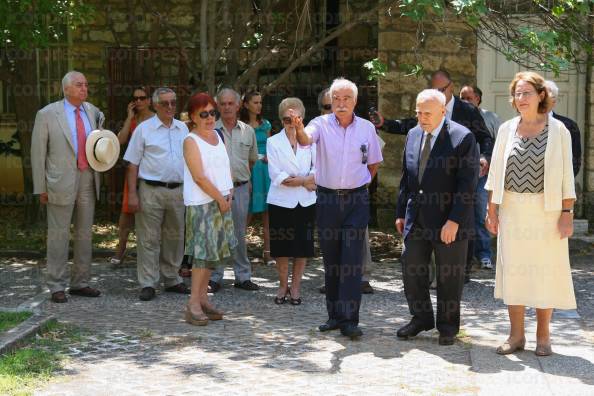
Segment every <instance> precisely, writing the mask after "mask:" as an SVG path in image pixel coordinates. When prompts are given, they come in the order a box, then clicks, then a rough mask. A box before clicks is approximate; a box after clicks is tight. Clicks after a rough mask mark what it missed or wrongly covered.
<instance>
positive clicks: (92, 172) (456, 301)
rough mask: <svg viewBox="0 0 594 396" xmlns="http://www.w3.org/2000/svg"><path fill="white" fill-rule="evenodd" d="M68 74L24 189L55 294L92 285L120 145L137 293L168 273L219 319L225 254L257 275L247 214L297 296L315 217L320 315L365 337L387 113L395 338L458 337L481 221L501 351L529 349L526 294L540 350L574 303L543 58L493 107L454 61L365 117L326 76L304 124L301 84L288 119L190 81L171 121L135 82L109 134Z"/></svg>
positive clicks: (566, 200) (574, 162) (286, 287)
mask: <svg viewBox="0 0 594 396" xmlns="http://www.w3.org/2000/svg"><path fill="white" fill-rule="evenodd" d="M62 85H63V91H64V100H61V101H58V102H55V103H52V104H50V105H48V106H46V107H45V108H43V109H41V110H40V111H39V112H38V114H37V117H36V120H35V127H34V130H33V141H32V148H31V150H32V151H31V154H32V155H31V157H32V165H33V176H34V191H35V193H36V194H39V196H40V202H41V203H42V204H43V205H47V213H48V216H47V218H48V238H47V268H48V286H49V289H50V293H51V300H52V301H53V302H55V303H65V302H67V301H68V298H67V296H66V289H67V288H68V287H69V291H68V292H69V293H70V294H71V295H79V296H85V297H98V296H99V295H100V294H101V292H100V291H99V290H97V289H95V288H93V287H91V286H90V284H89V280H90V270H89V269H90V262H91V252H92V250H91V246H92V245H91V236H92V231H91V227H92V224H93V217H94V207H95V200H96V197H98V195H99V182H100V178H99V173H100V172H102V171H105V170H107V169H109V167H111V166H113V163H115V160H117V158H118V154H119V150H120V146H122V147H124V148H125V154H124V156H123V158H124V160H125V161H126V163H127V170H126V179H125V183H124V200H123V204H122V212H121V215H120V219H119V232H120V234H119V245H118V248H117V251H116V254H115V256H114V257H113V258H112V259H111V262H112V264H114V265H118V264H120V263H121V262H122V260H123V259H124V257H125V254H126V243H127V240H128V235H129V233H130V232H131V230H132V228H133V227H134V228H135V231H136V235H137V276H138V283H139V286H140V294H139V298H140V300H143V301H149V300H152V299H154V298H155V297H156V290H157V289H158V288H160V287H161V285H163V288H164V291H165V292H172V293H180V294H187V295H189V299H188V302H187V306H186V310H185V320H186V321H187V322H188V323H190V324H192V325H207V324H208V323H209V321H215V320H222V319H223V318H224V312H222V311H221V310H220V309H218V308H216V307H215V306H214V305H213V303H212V302H211V301H210V300H209V294H210V293H216V292H217V291H219V290H220V289H221V287H222V285H223V282H222V281H223V274H224V268H225V267H226V266H228V265H229V266H232V267H233V271H234V286H235V287H236V288H240V289H243V290H248V291H255V290H258V289H259V286H258V285H257V284H255V283H254V282H253V281H252V279H251V278H252V268H251V263H250V261H249V259H248V255H247V246H246V229H247V224H248V223H249V222H250V219H251V218H252V217H253V216H260V215H261V217H262V224H263V229H264V235H263V236H264V248H263V258H264V260H265V262H266V263H267V264H269V265H275V266H276V268H277V271H278V277H279V287H278V290H277V292H276V296H275V297H274V299H273V301H274V303H275V304H277V305H282V304H287V303H288V304H291V305H300V304H302V301H303V297H302V293H301V280H302V277H303V274H304V271H305V267H306V263H307V260H308V258H311V257H313V256H314V254H315V253H314V233H315V232H316V230H317V239H318V240H319V244H320V248H321V253H322V258H323V263H324V270H325V277H324V285H323V286H322V287H321V288H320V289H321V290H320V291H321V292H323V293H325V295H326V308H327V314H328V320H327V321H326V322H325V323H323V324H322V325H320V326H319V330H320V331H322V332H326V331H331V330H340V332H341V333H342V334H343V335H344V336H347V337H349V338H351V339H356V338H358V337H360V336H361V335H362V331H361V329H360V327H359V310H360V303H361V294H362V293H369V292H373V289H372V288H371V285H370V284H369V275H370V273H369V271H370V270H369V264H370V262H371V254H370V247H369V232H368V225H369V221H370V211H369V209H370V207H369V203H370V198H369V191H368V187H369V185H370V183H372V181H373V180H374V178H375V176H376V174H377V170H378V167H379V165H380V164H381V162H382V161H383V155H382V148H383V141H382V140H381V138H380V137H379V136H378V133H377V130H378V129H383V130H385V131H386V132H388V133H395V134H400V135H406V141H405V145H404V153H403V156H402V177H401V180H400V187H399V195H398V201H397V207H396V214H395V228H396V230H397V232H398V233H400V234H401V235H402V237H403V240H404V250H403V254H402V257H401V261H402V266H403V271H402V273H403V282H404V291H405V296H406V299H407V301H408V304H409V310H410V314H411V315H412V318H411V320H410V322H409V323H408V324H406V325H405V326H403V327H402V328H400V329H399V330H398V331H397V336H398V337H399V338H402V339H408V338H410V337H414V336H416V335H417V334H418V333H420V332H421V331H426V330H430V329H433V328H435V327H436V328H437V330H438V331H439V344H440V345H451V344H453V343H454V341H455V337H456V334H457V333H458V331H459V327H460V300H461V297H462V291H463V285H464V283H465V282H468V281H469V279H470V273H471V271H470V270H471V266H472V260H473V258H474V257H476V259H477V260H478V261H479V262H480V264H481V266H482V268H485V269H492V268H493V267H494V266H493V261H492V252H491V235H490V234H492V235H497V238H498V249H497V253H496V261H495V262H496V266H495V268H496V275H495V278H496V282H495V298H500V299H503V301H504V303H505V304H506V305H507V306H508V311H509V317H510V325H511V329H510V334H509V337H508V339H507V340H506V341H505V342H504V343H503V344H502V345H501V346H499V347H498V348H497V353H499V354H508V353H512V352H514V351H516V350H519V349H523V348H524V345H525V331H524V310H525V306H530V307H534V308H536V316H537V322H538V327H537V333H536V338H537V348H536V351H535V353H536V354H537V355H541V356H546V355H550V354H551V353H552V349H551V343H550V334H549V323H550V320H551V316H552V310H553V308H560V309H571V308H575V306H576V302H575V296H574V291H573V284H572V279H571V271H570V265H569V250H568V244H567V241H568V237H569V236H571V234H572V232H573V205H574V202H575V199H576V195H575V188H574V175H575V174H576V173H577V172H578V171H579V166H580V156H581V150H580V145H579V141H580V137H579V129H577V126H576V125H575V123H574V122H573V121H571V120H569V119H567V118H565V117H561V116H558V115H557V114H556V113H553V112H552V109H553V107H554V104H555V99H556V97H557V95H558V88H557V87H556V85H555V84H554V83H553V82H550V81H545V80H544V79H543V78H542V77H541V76H540V75H538V74H536V73H533V72H521V73H518V74H517V75H516V77H515V78H514V80H513V81H512V82H511V84H510V88H509V89H510V102H511V105H512V106H513V108H514V109H515V110H516V111H517V112H518V116H517V117H514V118H512V119H511V120H508V121H506V122H504V123H503V124H500V121H499V118H498V117H497V115H496V114H494V113H492V112H490V111H488V110H485V109H482V108H481V107H480V105H481V99H482V92H481V90H480V89H479V88H478V87H476V86H463V87H462V89H461V90H460V96H459V97H458V96H456V95H454V83H453V81H452V79H451V78H450V75H449V73H448V72H447V71H444V70H439V71H437V72H435V73H433V74H432V75H431V80H430V87H429V88H428V89H425V90H423V91H421V92H420V93H419V94H418V95H417V98H416V117H415V118H409V119H400V120H388V119H384V117H383V116H382V115H381V114H380V113H379V112H373V113H372V114H370V115H369V116H370V117H369V118H370V120H371V121H369V120H367V119H364V118H361V117H359V116H358V115H356V114H355V112H354V110H355V106H356V104H357V96H358V89H357V86H356V85H355V84H354V83H353V82H351V81H349V80H347V79H344V78H337V79H335V80H334V81H333V83H332V85H331V86H330V87H329V88H328V89H327V90H324V91H323V92H321V93H320V95H319V97H318V105H319V110H320V113H321V115H319V116H316V117H314V118H313V119H312V120H311V121H310V122H309V123H308V124H307V125H305V124H304V119H305V116H306V114H305V106H304V104H303V102H302V101H301V99H299V98H296V97H288V98H285V99H283V100H282V101H281V103H280V104H279V106H278V117H279V120H280V121H281V123H282V130H280V131H279V132H277V133H275V134H271V129H272V127H271V122H270V121H268V120H266V119H264V118H263V117H262V95H260V94H259V93H258V92H255V91H253V92H248V93H246V94H244V95H243V98H242V97H241V96H240V94H239V93H238V92H236V91H235V90H233V89H231V88H224V89H221V90H220V91H219V92H218V93H217V94H216V96H215V97H214V98H213V97H211V96H210V95H209V94H208V93H205V92H200V93H196V94H194V95H192V96H191V97H190V99H189V101H188V105H187V120H184V121H182V120H180V119H176V118H175V116H176V114H178V113H179V111H180V110H183V109H179V108H178V103H177V98H176V93H175V92H174V91H173V90H171V89H169V88H166V87H161V88H157V89H155V90H154V91H153V92H152V94H151V93H150V92H149V90H148V89H147V88H146V87H137V88H135V89H133V91H132V98H131V99H132V100H131V102H130V103H129V105H128V108H127V118H126V120H125V122H124V124H123V127H122V128H121V130H120V131H119V132H118V134H117V136H116V135H115V134H113V133H111V132H109V131H104V130H103V129H102V123H103V120H104V117H103V114H102V113H101V111H99V109H97V108H96V107H95V106H93V105H92V104H90V103H88V102H86V99H87V96H88V84H87V80H86V78H85V76H84V75H83V74H82V73H79V72H76V71H71V72H69V73H67V74H66V75H65V76H64V79H63V81H62ZM153 110H154V112H153ZM72 221H73V222H74V229H75V232H74V235H73V240H74V265H73V267H72V270H71V272H70V279H69V276H68V270H67V269H68V267H67V259H68V244H69V240H70V235H69V229H70V224H71V222H72ZM489 233H490V234H489ZM432 257H433V259H432ZM291 260H292V270H291V271H290V270H289V262H290V261H291ZM432 260H433V261H434V269H433V270H431V268H432ZM182 262H183V263H185V264H184V265H185V266H188V267H189V268H191V271H188V272H189V274H187V275H189V276H191V287H187V286H186V283H184V282H183V279H182V277H181V275H184V274H183V272H182V269H180V264H181V263H182ZM290 274H291V276H289V275H290ZM430 274H431V275H430ZM433 278H434V279H433ZM432 282H433V287H435V288H436V289H437V306H436V314H434V310H433V304H432V302H431V299H430V292H429V289H430V288H431V287H432Z"/></svg>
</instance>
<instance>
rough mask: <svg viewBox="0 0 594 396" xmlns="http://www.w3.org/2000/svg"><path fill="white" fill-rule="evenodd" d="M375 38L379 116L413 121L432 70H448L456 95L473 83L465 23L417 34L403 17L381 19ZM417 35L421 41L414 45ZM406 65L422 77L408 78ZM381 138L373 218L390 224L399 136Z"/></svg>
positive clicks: (472, 43) (472, 47)
mask: <svg viewBox="0 0 594 396" xmlns="http://www.w3.org/2000/svg"><path fill="white" fill-rule="evenodd" d="M378 35H379V37H378V54H379V58H380V59H381V60H382V61H383V62H384V63H386V64H387V65H388V72H387V74H386V77H385V78H382V79H381V80H380V83H379V92H378V96H379V98H378V100H379V110H380V112H381V113H382V115H384V117H386V118H397V119H398V118H404V117H413V116H414V111H415V98H416V95H417V93H418V92H419V91H421V90H423V89H425V88H427V87H428V83H429V76H430V74H431V73H432V72H434V71H436V70H439V69H443V70H447V71H448V72H449V73H450V74H451V76H452V80H453V83H454V90H455V92H458V91H459V89H460V88H461V87H462V86H463V85H465V84H476V53H477V43H476V37H475V35H474V34H472V32H471V31H470V30H469V29H468V28H466V27H465V26H464V25H462V24H459V23H453V22H450V23H448V24H446V25H443V24H440V25H435V24H425V25H424V27H423V32H422V33H421V32H419V31H418V30H417V25H416V24H415V23H414V22H412V21H411V20H410V19H408V18H404V17H400V16H398V15H392V16H387V15H380V17H379V33H378ZM421 36H423V37H424V40H423V42H422V43H421V44H420V45H418V43H419V42H420V39H419V38H420V37H421ZM417 46H418V48H417ZM406 64H420V65H422V66H423V72H422V75H421V76H419V77H416V76H410V75H407V72H406V70H404V69H403V67H404V65H406ZM381 136H382V138H383V139H384V140H385V141H386V147H385V148H384V164H383V165H382V167H381V169H380V179H379V181H380V194H381V195H380V200H381V202H382V204H381V205H382V206H384V210H386V211H387V212H385V214H386V215H385V216H382V215H380V216H378V217H380V218H385V219H387V220H386V221H389V222H392V221H393V211H392V208H393V207H394V205H395V203H396V198H397V188H398V182H399V181H400V172H401V163H402V149H403V144H404V137H402V136H394V135H389V134H386V133H382V134H381Z"/></svg>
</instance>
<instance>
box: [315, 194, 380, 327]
mask: <svg viewBox="0 0 594 396" xmlns="http://www.w3.org/2000/svg"><path fill="white" fill-rule="evenodd" d="M316 214H317V223H318V238H319V240H320V247H321V249H322V255H323V258H324V270H325V272H326V274H325V285H326V308H327V310H328V318H329V319H335V320H337V321H338V322H339V324H340V325H341V326H343V325H346V324H348V323H352V324H355V325H357V324H358V323H359V306H360V305H361V276H362V275H363V270H362V263H363V242H364V238H365V229H366V228H367V223H368V222H369V194H368V192H367V190H360V191H356V192H353V193H349V194H345V195H338V194H335V193H329V192H320V191H319V192H318V199H317V210H316Z"/></svg>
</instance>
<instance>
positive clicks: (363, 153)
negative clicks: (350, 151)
mask: <svg viewBox="0 0 594 396" xmlns="http://www.w3.org/2000/svg"><path fill="white" fill-rule="evenodd" d="M360 148H361V163H362V164H366V163H367V146H366V145H365V144H362V145H361V147H360Z"/></svg>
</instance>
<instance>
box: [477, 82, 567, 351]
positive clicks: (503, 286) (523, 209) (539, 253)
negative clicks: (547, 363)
mask: <svg viewBox="0 0 594 396" xmlns="http://www.w3.org/2000/svg"><path fill="white" fill-rule="evenodd" d="M510 93H511V103H512V106H513V107H514V108H515V109H516V110H517V111H518V112H519V113H520V115H519V116H518V117H515V118H513V119H511V120H509V121H507V122H505V123H504V124H503V125H502V126H501V127H500V128H499V133H498V135H497V141H496V142H495V148H494V150H493V156H492V159H491V168H490V170H489V178H488V180H487V184H486V185H485V189H486V190H488V191H489V200H488V208H487V217H486V220H485V224H486V226H487V229H488V230H489V231H490V232H491V233H493V234H497V235H498V240H497V271H496V280H495V298H501V299H503V301H504V303H505V304H506V305H507V306H508V313H509V318H510V323H511V330H510V335H509V338H508V339H507V341H506V342H505V343H503V345H501V346H500V347H498V348H497V353H499V354H508V353H513V352H514V351H516V350H522V349H524V346H525V343H526V338H525V335H524V311H525V306H531V307H534V308H536V318H537V330H536V350H535V353H536V354H537V355H539V356H547V355H550V354H551V353H552V351H551V341H550V334H549V323H550V321H551V316H552V314H553V308H558V309H573V308H575V307H576V302H575V295H574V291H573V283H572V279H571V268H570V265H569V248H568V238H569V237H570V236H571V234H572V233H573V204H574V202H575V198H576V195H575V187H574V178H573V170H572V162H571V161H572V160H571V158H572V154H571V136H570V134H569V131H568V130H567V129H566V128H565V126H564V125H563V123H562V122H560V121H558V120H556V119H555V118H553V117H552V116H551V115H549V109H550V105H551V101H550V98H549V97H548V93H547V90H546V89H545V87H544V79H543V78H542V77H541V76H540V75H538V74H536V73H533V72H521V73H518V74H516V76H515V78H514V80H513V81H512V82H511V84H510Z"/></svg>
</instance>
